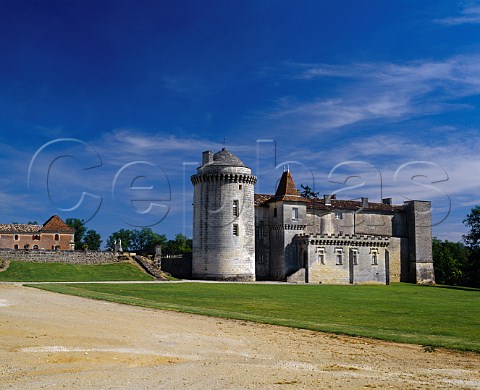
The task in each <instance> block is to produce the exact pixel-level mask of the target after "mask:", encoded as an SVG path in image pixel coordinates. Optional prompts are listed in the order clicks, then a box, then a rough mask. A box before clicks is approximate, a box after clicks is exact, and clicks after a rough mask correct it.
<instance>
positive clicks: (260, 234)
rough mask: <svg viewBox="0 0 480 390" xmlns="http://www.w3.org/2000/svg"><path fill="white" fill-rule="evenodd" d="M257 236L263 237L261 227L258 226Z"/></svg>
mask: <svg viewBox="0 0 480 390" xmlns="http://www.w3.org/2000/svg"><path fill="white" fill-rule="evenodd" d="M257 236H258V238H263V237H264V235H263V227H259V228H258V232H257Z"/></svg>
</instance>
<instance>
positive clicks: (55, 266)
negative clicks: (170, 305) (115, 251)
mask: <svg viewBox="0 0 480 390" xmlns="http://www.w3.org/2000/svg"><path fill="white" fill-rule="evenodd" d="M121 280H134V281H137V280H153V277H151V276H150V275H147V274H145V273H143V272H142V271H140V270H139V269H138V268H137V267H135V266H134V265H133V264H130V263H128V262H123V263H114V264H98V265H79V264H63V263H31V262H24V261H12V262H11V264H10V266H9V267H8V268H7V269H6V270H5V271H3V272H0V282H94V281H101V282H103V281H121Z"/></svg>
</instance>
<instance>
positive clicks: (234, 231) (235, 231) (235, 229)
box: [233, 224, 238, 236]
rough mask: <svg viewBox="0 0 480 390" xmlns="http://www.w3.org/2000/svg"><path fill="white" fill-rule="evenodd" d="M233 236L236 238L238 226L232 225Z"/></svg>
mask: <svg viewBox="0 0 480 390" xmlns="http://www.w3.org/2000/svg"><path fill="white" fill-rule="evenodd" d="M233 235H234V236H238V225H237V224H234V225H233Z"/></svg>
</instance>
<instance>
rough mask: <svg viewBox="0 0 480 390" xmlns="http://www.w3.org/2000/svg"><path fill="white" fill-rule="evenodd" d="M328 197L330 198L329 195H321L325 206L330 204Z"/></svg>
mask: <svg viewBox="0 0 480 390" xmlns="http://www.w3.org/2000/svg"><path fill="white" fill-rule="evenodd" d="M330 199H331V196H330V195H323V202H324V203H325V206H330V205H331V204H332V202H331V201H330Z"/></svg>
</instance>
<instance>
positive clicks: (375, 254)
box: [372, 250, 378, 265]
mask: <svg viewBox="0 0 480 390" xmlns="http://www.w3.org/2000/svg"><path fill="white" fill-rule="evenodd" d="M372 265H378V252H377V250H372Z"/></svg>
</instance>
